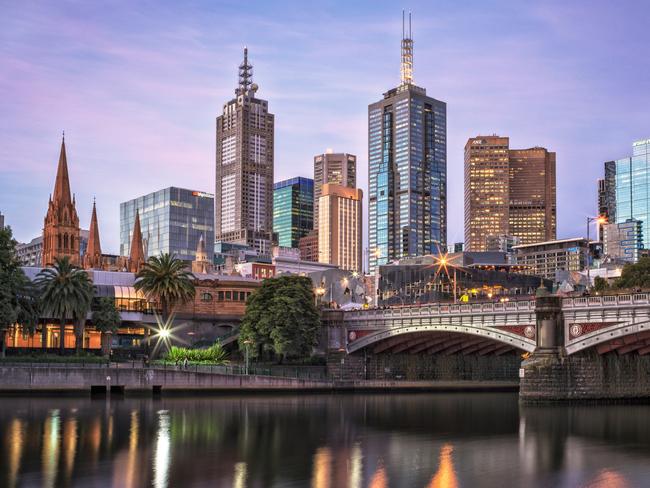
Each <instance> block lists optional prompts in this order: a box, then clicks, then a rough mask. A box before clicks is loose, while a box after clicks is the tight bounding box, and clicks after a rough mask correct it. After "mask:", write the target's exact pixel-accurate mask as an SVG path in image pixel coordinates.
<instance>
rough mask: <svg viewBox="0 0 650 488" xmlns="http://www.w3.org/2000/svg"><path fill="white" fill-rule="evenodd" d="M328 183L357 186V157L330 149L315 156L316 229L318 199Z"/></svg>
mask: <svg viewBox="0 0 650 488" xmlns="http://www.w3.org/2000/svg"><path fill="white" fill-rule="evenodd" d="M326 183H334V184H336V185H342V186H347V187H348V188H356V187H357V157H356V156H355V155H354V154H347V153H335V152H334V151H332V150H331V149H328V150H327V151H325V152H324V153H323V154H318V155H317V156H314V229H318V200H319V198H320V196H321V187H322V186H323V185H324V184H326Z"/></svg>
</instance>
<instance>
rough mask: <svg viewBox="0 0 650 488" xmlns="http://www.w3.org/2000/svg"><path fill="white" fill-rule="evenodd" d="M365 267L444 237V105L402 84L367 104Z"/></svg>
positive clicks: (425, 250) (433, 247)
mask: <svg viewBox="0 0 650 488" xmlns="http://www.w3.org/2000/svg"><path fill="white" fill-rule="evenodd" d="M368 181H369V211H368V216H369V231H368V243H369V265H370V270H371V271H372V270H374V269H375V267H376V266H377V265H381V264H386V263H389V262H391V261H393V260H395V259H400V258H402V257H406V256H422V255H425V254H437V253H438V252H439V249H441V248H442V249H445V248H446V241H447V235H446V231H447V222H446V217H447V208H446V205H447V196H446V194H447V105H446V104H445V102H441V101H439V100H436V99H434V98H431V97H428V96H427V95H426V90H424V88H420V87H417V86H415V85H403V86H400V87H399V88H395V89H392V90H390V91H388V92H387V93H385V94H384V99H383V100H381V101H379V102H377V103H374V104H372V105H370V106H369V107H368Z"/></svg>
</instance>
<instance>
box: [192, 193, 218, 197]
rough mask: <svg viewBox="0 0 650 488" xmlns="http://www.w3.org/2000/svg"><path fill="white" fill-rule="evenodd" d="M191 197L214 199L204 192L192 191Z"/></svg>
mask: <svg viewBox="0 0 650 488" xmlns="http://www.w3.org/2000/svg"><path fill="white" fill-rule="evenodd" d="M192 196H193V197H201V198H214V195H212V194H211V193H206V192H204V191H193V192H192Z"/></svg>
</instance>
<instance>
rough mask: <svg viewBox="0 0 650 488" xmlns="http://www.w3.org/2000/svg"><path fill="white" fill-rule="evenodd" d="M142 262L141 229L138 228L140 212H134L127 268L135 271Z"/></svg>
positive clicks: (132, 271)
mask: <svg viewBox="0 0 650 488" xmlns="http://www.w3.org/2000/svg"><path fill="white" fill-rule="evenodd" d="M143 264H144V246H143V244H142V230H141V229H140V212H138V211H137V210H136V212H135V223H134V224H133V237H132V238H131V253H130V254H129V261H128V265H129V266H128V269H129V271H130V272H131V273H137V272H138V271H140V268H142V265H143Z"/></svg>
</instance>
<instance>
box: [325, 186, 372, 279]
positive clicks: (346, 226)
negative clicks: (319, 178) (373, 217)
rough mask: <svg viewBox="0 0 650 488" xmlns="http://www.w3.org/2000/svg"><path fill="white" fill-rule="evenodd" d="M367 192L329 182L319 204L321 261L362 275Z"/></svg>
mask: <svg viewBox="0 0 650 488" xmlns="http://www.w3.org/2000/svg"><path fill="white" fill-rule="evenodd" d="M362 200H363V192H362V191H361V190H359V189H356V188H348V187H345V186H342V185H336V184H333V183H325V184H324V185H323V187H322V194H321V196H320V202H319V212H320V216H319V220H318V261H319V262H321V263H329V264H336V265H337V266H339V267H340V268H341V269H344V270H348V271H356V272H361V269H362V262H361V260H362V231H363V227H362V215H363V214H362V208H361V203H362Z"/></svg>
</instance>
